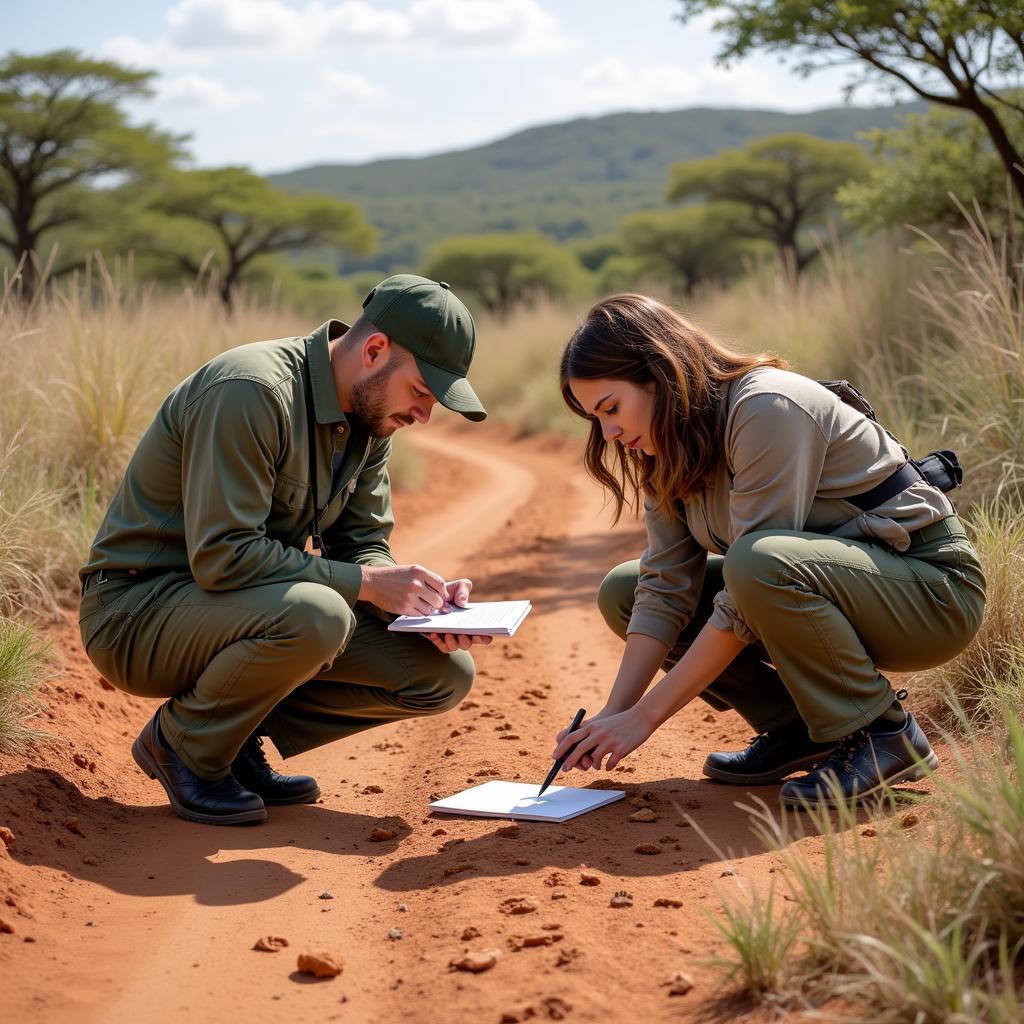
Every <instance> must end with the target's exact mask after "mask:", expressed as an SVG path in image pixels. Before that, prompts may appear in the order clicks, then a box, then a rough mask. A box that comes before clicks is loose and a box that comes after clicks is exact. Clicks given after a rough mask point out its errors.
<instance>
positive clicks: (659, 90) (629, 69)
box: [550, 57, 701, 112]
mask: <svg viewBox="0 0 1024 1024" xmlns="http://www.w3.org/2000/svg"><path fill="white" fill-rule="evenodd" d="M700 89H701V81H700V78H699V77H698V76H697V75H695V74H693V73H692V72H690V71H688V70H687V69H686V68H685V67H681V66H679V65H674V64H648V65H645V64H631V63H627V62H626V61H625V60H623V59H622V58H621V57H605V58H604V59H603V60H601V61H599V62H598V63H597V64H593V65H591V66H590V67H588V68H584V69H583V70H582V71H581V72H579V74H577V75H574V76H573V77H572V78H569V79H565V78H563V79H558V80H553V81H551V83H550V94H551V96H552V98H553V101H554V102H556V103H557V104H558V106H559V107H561V108H562V109H564V110H572V111H590V112H604V111H609V110H658V109H663V110H671V109H674V108H676V107H680V106H685V105H686V104H688V103H692V102H694V100H695V99H696V97H697V96H698V95H699V93H700Z"/></svg>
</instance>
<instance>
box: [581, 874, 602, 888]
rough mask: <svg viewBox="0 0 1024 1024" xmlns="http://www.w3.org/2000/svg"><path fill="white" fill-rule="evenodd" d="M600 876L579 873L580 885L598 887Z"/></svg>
mask: <svg viewBox="0 0 1024 1024" xmlns="http://www.w3.org/2000/svg"><path fill="white" fill-rule="evenodd" d="M600 884H601V876H600V875H595V874H592V873H591V872H589V871H581V872H580V885H600Z"/></svg>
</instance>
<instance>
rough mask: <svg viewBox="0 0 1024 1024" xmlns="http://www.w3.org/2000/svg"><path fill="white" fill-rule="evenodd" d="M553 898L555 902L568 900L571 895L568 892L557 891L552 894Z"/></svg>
mask: <svg viewBox="0 0 1024 1024" xmlns="http://www.w3.org/2000/svg"><path fill="white" fill-rule="evenodd" d="M551 898H552V899H553V900H564V899H568V898H569V894H568V893H567V892H563V891H562V890H561V889H556V890H555V891H554V892H553V893H552V894H551Z"/></svg>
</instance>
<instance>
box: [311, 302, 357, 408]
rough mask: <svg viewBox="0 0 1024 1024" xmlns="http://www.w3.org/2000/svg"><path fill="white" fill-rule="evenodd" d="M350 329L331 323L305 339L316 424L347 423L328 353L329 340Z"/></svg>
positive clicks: (341, 323) (343, 325)
mask: <svg viewBox="0 0 1024 1024" xmlns="http://www.w3.org/2000/svg"><path fill="white" fill-rule="evenodd" d="M348 329H349V325H348V324H346V323H344V322H343V321H342V320H328V321H327V323H325V324H321V325H320V326H319V327H318V328H317V329H316V330H315V331H313V333H312V334H310V335H309V337H307V338H306V365H307V366H308V367H309V375H310V380H311V381H312V384H313V407H314V409H315V410H316V421H317V423H341V422H344V421H345V413H344V412H343V411H342V408H341V402H340V401H339V400H338V389H337V388H336V387H335V386H334V373H333V371H332V370H331V359H330V356H329V355H328V353H327V342H328V340H329V339H333V338H337V337H340V336H341V335H342V334H344V333H345V332H346V331H347V330H348Z"/></svg>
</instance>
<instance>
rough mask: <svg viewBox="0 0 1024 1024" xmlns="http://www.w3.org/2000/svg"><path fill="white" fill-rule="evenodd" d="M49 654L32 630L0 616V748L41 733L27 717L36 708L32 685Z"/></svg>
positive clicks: (14, 745) (11, 746) (35, 712)
mask: <svg viewBox="0 0 1024 1024" xmlns="http://www.w3.org/2000/svg"><path fill="white" fill-rule="evenodd" d="M48 658H49V650H48V647H47V645H45V644H40V643H39V642H38V641H37V640H36V637H35V634H34V633H33V631H32V630H31V629H30V628H28V627H26V626H23V625H20V624H18V623H16V622H12V621H10V620H9V619H0V751H10V750H13V749H15V748H16V747H17V746H19V745H20V744H21V743H23V742H25V741H26V740H28V739H32V738H34V737H36V736H40V735H42V734H41V733H40V732H39V731H38V730H36V729H34V728H32V725H31V721H32V719H33V718H34V717H35V715H36V714H38V712H39V702H38V700H37V699H36V696H35V692H36V686H37V685H38V683H39V679H40V676H41V675H42V673H43V672H44V671H45V665H46V662H47V660H48Z"/></svg>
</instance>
